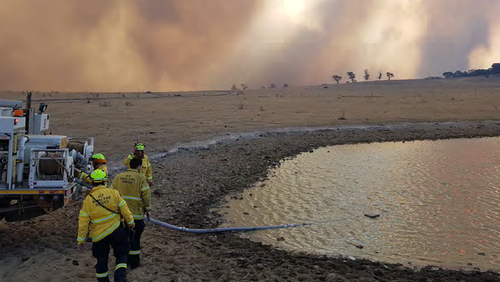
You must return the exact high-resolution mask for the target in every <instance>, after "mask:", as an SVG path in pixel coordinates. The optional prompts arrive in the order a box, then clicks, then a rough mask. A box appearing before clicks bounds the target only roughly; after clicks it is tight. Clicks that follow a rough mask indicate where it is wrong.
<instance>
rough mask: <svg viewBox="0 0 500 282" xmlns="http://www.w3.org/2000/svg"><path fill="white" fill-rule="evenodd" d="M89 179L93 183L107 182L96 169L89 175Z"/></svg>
mask: <svg viewBox="0 0 500 282" xmlns="http://www.w3.org/2000/svg"><path fill="white" fill-rule="evenodd" d="M90 179H91V180H92V182H94V183H100V182H105V181H106V180H107V175H106V173H105V172H104V171H102V170H100V169H96V170H94V171H92V173H91V174H90Z"/></svg>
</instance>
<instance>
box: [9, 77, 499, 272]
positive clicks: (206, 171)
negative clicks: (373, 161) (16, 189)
mask: <svg viewBox="0 0 500 282" xmlns="http://www.w3.org/2000/svg"><path fill="white" fill-rule="evenodd" d="M325 87H327V88H325ZM499 90H500V79H498V78H495V79H492V78H490V79H486V78H484V79H482V78H479V79H459V80H415V81H391V82H376V83H375V82H374V83H357V84H349V85H328V86H311V87H290V88H288V89H263V90H246V91H206V92H176V93H99V94H97V93H56V92H52V93H35V94H34V99H35V100H36V101H37V103H38V102H39V101H44V102H45V103H47V104H49V108H48V113H50V114H51V119H50V123H51V130H52V133H53V134H64V135H68V136H93V137H95V138H96V150H97V151H98V152H102V153H103V154H105V156H106V157H107V158H108V160H109V162H110V165H109V166H110V167H115V168H116V169H114V170H112V171H113V174H116V173H117V172H119V171H120V170H121V169H123V167H122V166H121V164H120V163H121V160H122V159H123V158H124V157H126V155H127V154H128V153H129V152H130V150H131V147H132V145H133V143H134V142H135V141H142V142H145V143H146V144H147V148H146V150H147V153H148V154H149V155H150V156H153V157H155V158H154V160H153V168H154V177H155V185H154V186H153V187H152V191H153V208H154V213H153V216H154V217H155V218H157V219H159V220H162V221H165V222H168V223H172V224H175V225H179V226H186V227H191V228H211V227H216V226H217V225H218V224H220V222H221V217H220V216H219V215H218V214H216V213H214V212H212V211H211V208H212V207H214V206H218V205H219V204H221V201H222V199H223V198H224V196H226V195H228V194H231V193H237V192H240V191H242V190H243V189H245V188H247V187H249V186H250V185H252V184H253V183H255V182H256V181H258V180H262V179H264V178H266V172H267V169H268V168H270V167H272V166H275V165H277V164H278V163H279V161H280V160H282V159H284V158H286V157H290V156H294V155H296V154H298V153H300V152H304V151H310V150H314V149H315V148H318V147H321V146H327V145H336V144H346V143H366V142H393V141H410V140H422V139H431V140H435V139H444V138H473V137H480V136H499V135H500V134H499V132H500V120H499V118H498V114H499V111H498V109H497V105H500V97H499V93H500V91H499ZM1 97H2V99H3V98H4V97H5V98H14V99H23V97H24V96H23V95H22V94H21V93H10V92H9V93H7V92H5V93H2V94H1ZM357 125H367V126H357ZM285 129H288V130H285ZM291 129H295V130H291ZM297 129H301V130H297ZM312 129H316V130H312ZM244 133H245V134H244ZM246 133H251V134H246ZM224 138H226V139H231V140H232V142H216V140H223V139H224ZM202 141H211V142H208V143H213V145H211V146H209V147H204V146H201V145H204V144H206V143H207V142H202ZM190 145H194V146H196V145H199V146H198V148H197V149H196V148H194V147H190ZM176 148H177V150H175V149H176ZM167 152H170V153H169V154H166V153H167ZM79 207H80V203H72V204H71V205H70V206H68V207H66V208H64V209H61V210H58V211H56V212H54V213H51V214H49V215H45V216H42V217H38V218H35V219H32V220H28V221H23V222H16V223H6V222H0V254H1V255H0V281H16V282H21V281H39V280H40V281H93V280H94V279H95V278H94V277H95V272H94V268H93V267H94V263H95V262H94V259H93V258H92V257H91V253H90V251H87V252H86V253H83V254H81V253H78V252H77V251H76V249H75V245H76V235H77V220H78V210H79ZM88 247H89V249H90V244H89V245H88ZM142 260H143V263H144V266H143V267H141V268H139V269H137V270H133V271H130V272H129V275H128V278H129V281H500V275H499V274H498V273H497V272H493V271H489V272H488V271H487V270H479V269H477V270H475V271H455V270H447V269H441V268H438V267H434V266H428V267H425V268H423V269H413V268H408V267H405V266H403V265H402V264H399V265H391V264H385V263H381V262H372V261H367V260H359V259H358V260H355V261H352V260H349V259H346V258H335V257H325V256H314V255H309V254H303V253H289V252H285V251H282V250H277V249H273V248H271V247H269V246H266V245H262V244H259V243H255V242H251V241H249V240H246V239H241V238H239V236H238V234H237V233H225V234H191V233H184V232H180V231H173V230H168V229H164V228H161V227H157V226H153V225H151V224H149V225H148V226H147V230H146V232H145V234H144V240H143V255H142ZM402 263H404V262H402ZM112 265H113V263H110V267H111V266H112Z"/></svg>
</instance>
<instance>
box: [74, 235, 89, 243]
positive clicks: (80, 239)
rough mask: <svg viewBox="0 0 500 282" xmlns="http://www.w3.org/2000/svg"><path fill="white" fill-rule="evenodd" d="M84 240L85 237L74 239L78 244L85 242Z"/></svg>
mask: <svg viewBox="0 0 500 282" xmlns="http://www.w3.org/2000/svg"><path fill="white" fill-rule="evenodd" d="M86 239H87V236H85V237H78V238H76V240H77V241H78V242H85V240H86Z"/></svg>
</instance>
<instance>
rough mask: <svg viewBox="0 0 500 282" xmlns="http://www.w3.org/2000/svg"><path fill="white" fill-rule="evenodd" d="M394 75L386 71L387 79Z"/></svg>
mask: <svg viewBox="0 0 500 282" xmlns="http://www.w3.org/2000/svg"><path fill="white" fill-rule="evenodd" d="M393 77H394V74H393V73H392V72H387V80H391V78H393Z"/></svg>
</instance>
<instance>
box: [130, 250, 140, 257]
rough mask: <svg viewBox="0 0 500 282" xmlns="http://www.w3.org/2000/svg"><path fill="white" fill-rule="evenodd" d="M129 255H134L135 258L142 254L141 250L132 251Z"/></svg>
mask: <svg viewBox="0 0 500 282" xmlns="http://www.w3.org/2000/svg"><path fill="white" fill-rule="evenodd" d="M128 254H129V255H133V256H135V255H140V254H141V250H139V251H130V252H128Z"/></svg>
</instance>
